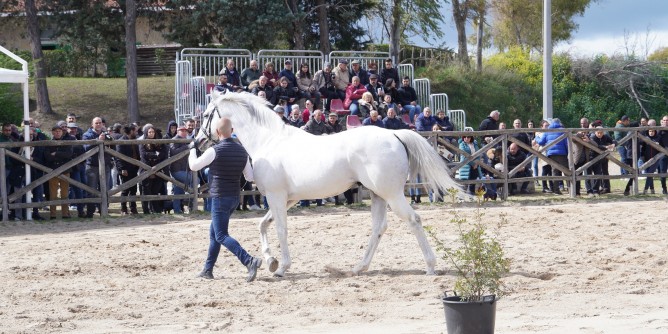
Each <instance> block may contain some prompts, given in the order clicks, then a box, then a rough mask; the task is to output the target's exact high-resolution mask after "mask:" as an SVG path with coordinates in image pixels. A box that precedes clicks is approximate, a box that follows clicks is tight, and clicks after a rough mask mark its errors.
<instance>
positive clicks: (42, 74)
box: [25, 0, 54, 114]
mask: <svg viewBox="0 0 668 334" xmlns="http://www.w3.org/2000/svg"><path fill="white" fill-rule="evenodd" d="M25 11H26V19H27V26H28V34H29V35H30V49H31V50H32V58H33V60H34V62H33V66H34V67H35V91H36V92H37V105H38V106H39V107H38V110H39V112H41V113H43V114H53V113H54V112H53V109H51V101H50V100H49V89H48V87H47V85H46V64H45V61H44V54H43V53H42V42H41V40H40V29H39V21H38V17H37V6H36V5H35V1H34V0H26V1H25Z"/></svg>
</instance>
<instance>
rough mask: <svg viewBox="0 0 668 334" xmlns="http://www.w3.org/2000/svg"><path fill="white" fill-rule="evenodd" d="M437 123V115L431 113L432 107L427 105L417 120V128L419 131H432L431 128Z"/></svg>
mask: <svg viewBox="0 0 668 334" xmlns="http://www.w3.org/2000/svg"><path fill="white" fill-rule="evenodd" d="M435 124H436V117H434V116H433V115H432V114H431V108H429V107H425V108H424V110H423V111H422V113H421V114H420V115H418V117H417V119H416V120H415V130H417V131H432V130H431V129H432V128H433V127H434V125H435Z"/></svg>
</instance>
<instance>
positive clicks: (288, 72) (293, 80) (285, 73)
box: [278, 60, 298, 93]
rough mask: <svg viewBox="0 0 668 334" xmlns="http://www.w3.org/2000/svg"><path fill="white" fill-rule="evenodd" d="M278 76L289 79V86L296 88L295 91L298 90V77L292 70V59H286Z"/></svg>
mask: <svg viewBox="0 0 668 334" xmlns="http://www.w3.org/2000/svg"><path fill="white" fill-rule="evenodd" d="M278 78H279V79H280V78H286V79H288V88H289V89H292V90H294V91H295V93H296V92H297V91H298V86H297V77H296V76H295V72H293V71H292V61H291V60H286V61H285V63H284V67H283V69H282V70H281V71H280V72H279V73H278Z"/></svg>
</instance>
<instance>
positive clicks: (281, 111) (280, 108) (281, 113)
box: [274, 106, 290, 125]
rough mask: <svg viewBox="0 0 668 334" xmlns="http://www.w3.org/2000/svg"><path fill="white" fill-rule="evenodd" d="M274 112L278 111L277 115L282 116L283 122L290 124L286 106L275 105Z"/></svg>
mask: <svg viewBox="0 0 668 334" xmlns="http://www.w3.org/2000/svg"><path fill="white" fill-rule="evenodd" d="M274 112H275V113H276V116H278V117H280V118H281V120H282V121H283V123H285V124H288V125H289V124H290V122H289V121H288V118H287V117H285V107H283V106H275V107H274Z"/></svg>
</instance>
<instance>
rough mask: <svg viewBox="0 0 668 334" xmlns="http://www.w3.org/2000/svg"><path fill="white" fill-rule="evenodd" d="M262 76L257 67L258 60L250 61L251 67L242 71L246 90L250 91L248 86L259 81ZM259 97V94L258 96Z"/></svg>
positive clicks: (242, 81) (241, 77)
mask: <svg viewBox="0 0 668 334" xmlns="http://www.w3.org/2000/svg"><path fill="white" fill-rule="evenodd" d="M260 76H262V72H261V71H260V67H259V66H258V65H257V60H255V59H253V60H251V61H250V67H248V68H245V69H244V70H243V71H241V76H240V79H241V85H242V86H243V88H244V89H245V90H248V86H249V85H250V84H251V83H252V82H253V81H255V80H259V79H260ZM256 95H257V94H256Z"/></svg>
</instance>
